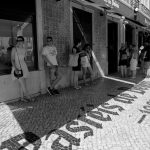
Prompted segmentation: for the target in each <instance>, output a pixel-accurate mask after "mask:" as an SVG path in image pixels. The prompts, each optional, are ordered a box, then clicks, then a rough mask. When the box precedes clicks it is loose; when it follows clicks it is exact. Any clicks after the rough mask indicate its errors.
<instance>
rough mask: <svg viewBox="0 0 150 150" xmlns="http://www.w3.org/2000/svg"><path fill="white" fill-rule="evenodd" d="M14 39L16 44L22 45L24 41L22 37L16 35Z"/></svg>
mask: <svg viewBox="0 0 150 150" xmlns="http://www.w3.org/2000/svg"><path fill="white" fill-rule="evenodd" d="M16 41H17V45H22V44H23V43H24V37H23V36H18V37H17V40H16Z"/></svg>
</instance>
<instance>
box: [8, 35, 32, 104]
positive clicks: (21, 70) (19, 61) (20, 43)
mask: <svg viewBox="0 0 150 150" xmlns="http://www.w3.org/2000/svg"><path fill="white" fill-rule="evenodd" d="M25 55H26V49H25V47H24V37H23V36H18V37H17V44H16V46H15V47H13V49H12V53H11V62H12V72H11V74H12V79H13V80H16V79H17V80H18V82H19V84H20V86H21V90H22V91H23V94H22V93H21V101H25V102H27V101H31V100H33V99H31V97H30V95H29V93H28V90H27V78H28V75H29V70H28V68H27V65H26V62H25Z"/></svg>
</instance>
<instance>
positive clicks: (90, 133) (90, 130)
mask: <svg viewBox="0 0 150 150" xmlns="http://www.w3.org/2000/svg"><path fill="white" fill-rule="evenodd" d="M72 125H78V122H77V121H72V122H70V123H68V124H67V125H66V129H67V130H68V131H70V132H82V131H88V132H86V133H84V139H85V138H87V137H88V136H93V130H92V129H91V128H90V127H88V126H79V127H74V128H71V126H72Z"/></svg>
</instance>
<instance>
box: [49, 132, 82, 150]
mask: <svg viewBox="0 0 150 150" xmlns="http://www.w3.org/2000/svg"><path fill="white" fill-rule="evenodd" d="M52 134H57V135H58V136H59V137H58V138H57V139H56V140H55V141H54V142H53V143H52V146H51V148H52V149H53V150H59V149H61V150H66V149H68V150H72V146H73V145H75V146H80V139H77V138H75V137H73V136H72V135H70V134H68V133H67V132H65V131H63V130H57V131H55V132H53V133H52ZM61 139H64V140H66V141H67V142H69V145H68V146H64V145H62V144H61V143H60V140H61Z"/></svg>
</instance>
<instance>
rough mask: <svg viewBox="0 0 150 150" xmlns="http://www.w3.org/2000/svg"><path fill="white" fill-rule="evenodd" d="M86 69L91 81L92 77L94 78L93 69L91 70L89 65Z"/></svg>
mask: <svg viewBox="0 0 150 150" xmlns="http://www.w3.org/2000/svg"><path fill="white" fill-rule="evenodd" d="M88 70H89V72H90V80H91V82H92V81H93V78H94V74H93V70H92V68H91V66H90V67H88Z"/></svg>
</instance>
